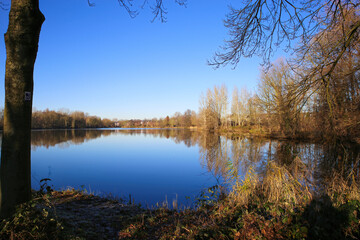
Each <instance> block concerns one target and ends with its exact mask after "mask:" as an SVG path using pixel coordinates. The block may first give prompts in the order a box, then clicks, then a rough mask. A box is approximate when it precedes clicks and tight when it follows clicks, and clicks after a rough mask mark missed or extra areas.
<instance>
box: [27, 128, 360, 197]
mask: <svg viewBox="0 0 360 240" xmlns="http://www.w3.org/2000/svg"><path fill="white" fill-rule="evenodd" d="M110 136H113V137H114V138H110ZM120 137H122V138H125V139H128V140H129V139H130V138H127V137H138V138H136V139H137V140H136V141H138V142H134V143H133V145H131V147H129V146H127V147H126V148H124V149H120V146H122V145H123V144H126V143H127V142H128V140H124V142H121V143H120V142H117V143H116V144H115V143H114V145H112V142H116V141H117V140H116V139H119V138H120ZM99 139H109V140H108V141H107V142H104V143H103V145H99V144H97V142H99ZM132 139H134V138H132ZM143 139H148V140H149V141H150V142H151V146H150V145H149V146H150V147H149V148H151V149H154V148H157V152H156V153H154V154H159V155H160V153H161V152H162V154H164V156H163V158H164V160H163V161H162V162H161V165H162V166H160V162H159V163H158V160H157V156H155V155H154V156H152V157H149V156H148V153H147V152H145V151H148V149H147V148H146V146H145V145H142V144H143V143H142V141H143ZM163 140H171V142H172V143H175V144H176V145H179V144H180V145H181V146H185V148H188V149H196V151H197V152H198V154H197V155H196V154H195V153H194V152H192V151H190V150H189V152H187V150H185V149H183V148H181V150H176V149H175V148H173V147H172V145H168V144H169V143H166V144H165V143H162V142H161V141H163ZM91 141H96V144H95V143H94V144H92V145H91V146H93V147H92V148H93V149H92V150H93V151H95V147H94V146H95V145H97V148H96V151H101V153H99V156H97V155H95V152H93V153H92V155H91V156H90V157H89V156H87V155H86V158H89V159H90V160H87V161H85V160H84V163H85V164H87V165H88V164H89V163H90V162H91V161H92V162H95V160H91V159H92V158H95V157H98V158H100V159H101V160H102V161H103V163H101V164H104V163H107V161H108V160H107V159H108V158H109V159H110V158H112V156H111V154H113V153H112V151H115V150H110V148H116V149H118V152H116V154H117V155H116V156H117V157H116V158H117V159H119V158H121V157H123V158H124V159H125V160H126V161H125V160H124V161H125V162H127V161H128V159H133V158H135V157H133V155H135V153H137V154H138V153H141V152H143V151H144V153H143V154H141V155H139V156H138V155H137V156H136V157H138V158H148V159H143V161H145V160H148V161H149V162H150V163H148V162H147V163H146V164H144V162H142V161H141V164H143V165H144V166H147V169H150V168H151V166H152V167H154V168H161V171H162V172H165V173H166V172H167V171H170V170H169V168H171V171H172V172H173V175H174V174H175V173H177V172H179V171H180V170H179V169H178V168H179V167H177V166H176V167H174V166H172V165H169V166H167V164H168V161H169V160H168V159H170V156H171V158H174V157H173V156H172V155H174V154H175V155H178V156H176V157H177V158H181V159H182V160H181V161H183V162H186V161H187V159H193V158H195V157H196V160H195V161H197V165H200V166H201V167H202V170H197V171H198V172H200V171H202V172H208V173H209V174H210V175H211V176H213V179H215V182H216V181H217V182H220V181H223V182H226V181H228V180H229V179H230V178H231V176H230V175H229V172H230V174H231V175H236V176H239V177H240V178H242V177H243V176H244V175H245V173H246V172H248V171H249V169H254V170H255V172H256V173H257V174H258V176H259V178H260V179H264V178H265V177H266V174H267V165H268V163H269V162H274V163H276V164H277V165H278V166H284V167H286V168H287V169H288V171H289V172H290V173H291V174H292V175H293V176H294V177H297V176H298V177H299V178H300V177H301V179H302V180H301V181H303V182H304V181H305V183H306V184H307V185H308V186H311V187H312V188H313V190H315V191H321V189H322V186H324V185H326V183H327V182H329V180H331V179H332V178H333V176H334V174H335V173H336V174H338V175H340V176H342V177H343V178H345V179H349V176H351V177H352V179H354V180H355V181H358V182H359V181H360V163H359V162H360V153H359V151H360V147H359V145H356V144H349V143H348V144H345V143H340V142H335V143H332V144H315V143H301V142H294V141H277V140H268V139H261V138H248V137H244V136H229V137H225V136H219V135H217V134H215V133H209V132H200V131H190V130H185V129H112V130H109V129H104V130H101V129H100V130H99V129H98V130H57V131H56V130H54V131H50V130H46V131H45V130H44V131H33V132H32V142H31V144H32V149H33V150H37V149H38V148H40V147H42V148H46V149H51V148H59V149H64V148H69V147H71V146H73V145H81V144H84V143H90V142H91ZM156 146H158V147H156ZM100 147H101V148H102V149H100ZM90 149H91V148H90ZM85 151H90V150H89V149H88V148H87V149H83V150H79V152H72V153H71V154H72V155H74V156H75V154H77V155H76V156H75V157H76V158H77V159H80V155H83V154H84V155H85V154H86V153H85ZM54 154H55V153H53V155H54ZM53 155H50V154H48V155H47V158H49V156H53ZM165 155H166V156H165ZM195 155H196V156H195ZM64 156H65V155H64ZM119 156H120V157H119ZM167 156H168V157H167ZM59 157H60V155H59ZM68 157H69V156H66V157H63V158H68ZM71 157H73V156H71ZM114 158H115V157H114ZM134 161H135V160H134ZM179 161H180V160H179ZM191 161H192V160H191ZM80 162H81V161H80V160H79V164H80ZM108 162H109V163H108V167H109V168H112V166H115V165H116V164H118V163H115V162H111V163H110V160H109V161H108ZM199 163H200V164H199ZM99 164H100V163H99ZM126 164H127V165H124V166H119V169H122V168H127V169H128V170H129V169H130V167H132V168H134V169H135V170H129V171H130V172H131V171H133V174H135V175H136V174H142V175H143V176H145V175H146V174H145V173H144V172H146V171H147V170H146V169H144V170H140V169H141V168H142V167H143V166H139V165H136V164H134V165H131V164H130V163H128V162H127V163H126ZM130 165H131V166H130ZM189 166H190V165H187V166H186V167H185V165H184V167H183V168H182V169H181V171H190V169H191V168H194V165H191V167H189ZM54 168H55V169H58V168H62V167H61V166H57V167H54V166H53V169H54ZM94 168H96V167H94ZM97 168H100V167H97ZM229 169H231V171H229ZM103 171H104V172H107V171H108V170H106V169H104V170H103ZM138 172H140V173H138ZM159 172H160V170H159ZM123 174H125V173H123ZM156 174H157V175H156ZM156 174H155V175H156V176H157V177H158V178H159V179H160V178H161V176H158V174H159V173H156ZM198 174H200V173H198ZM104 176H105V177H108V176H106V175H104ZM143 176H140V175H139V176H131V177H134V178H135V179H136V178H142V177H143ZM164 176H165V175H164ZM148 177H150V178H151V177H153V176H152V175H151V176H148ZM166 177H168V176H167V175H166ZM128 178H130V177H128ZM186 178H188V179H186ZM100 179H101V176H100V175H99V177H98V178H97V181H100ZM189 179H191V178H190V177H188V176H186V175H183V177H182V179H178V182H176V183H173V185H176V186H178V187H179V186H180V185H181V182H185V181H187V182H188V184H191V183H190V182H191V181H193V180H191V181H190V180H189ZM82 181H83V180H82ZM111 181H120V180H119V179H115V180H114V179H112V180H111ZM121 181H127V180H121ZM134 181H135V180H134ZM136 181H137V180H136ZM203 181H204V182H208V187H210V186H211V184H213V183H212V181H210V180H203ZM161 182H163V183H161ZM67 184H69V183H67ZM111 184H112V185H114V188H115V187H116V186H115V184H114V183H113V182H111ZM142 184H143V183H142ZM154 184H164V185H166V184H168V185H169V183H168V182H167V180H166V179H163V180H161V181H159V182H157V183H154ZM192 184H194V183H192ZM70 185H73V184H71V183H70ZM188 186H189V185H186V187H184V186H180V188H188ZM132 187H137V186H132ZM152 187H153V188H155V187H154V186H152ZM156 187H158V186H156ZM111 191H114V190H111ZM174 191H176V190H174ZM177 193H179V192H177Z"/></svg>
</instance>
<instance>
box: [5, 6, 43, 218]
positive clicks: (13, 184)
mask: <svg viewBox="0 0 360 240" xmlns="http://www.w3.org/2000/svg"><path fill="white" fill-rule="evenodd" d="M44 20H45V18H44V16H43V14H42V13H41V12H40V10H39V1H38V0H12V1H11V9H10V13H9V26H8V29H7V32H6V34H5V45H6V72H5V110H4V131H3V138H2V147H1V168H0V175H1V176H0V180H1V184H0V186H1V192H0V204H1V212H0V214H1V216H2V217H7V216H9V215H10V214H11V213H12V212H13V211H14V208H15V206H16V205H17V204H19V203H22V202H25V201H28V200H30V197H31V176H30V136H31V135H30V128H31V111H32V99H33V71H34V64H35V59H36V55H37V50H38V42H39V35H40V29H41V26H42V23H43V22H44Z"/></svg>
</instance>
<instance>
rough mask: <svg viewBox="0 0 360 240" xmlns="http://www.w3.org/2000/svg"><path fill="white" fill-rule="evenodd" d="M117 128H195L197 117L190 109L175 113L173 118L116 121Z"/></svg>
mask: <svg viewBox="0 0 360 240" xmlns="http://www.w3.org/2000/svg"><path fill="white" fill-rule="evenodd" d="M118 124H119V127H123V128H173V127H184V128H189V127H196V126H197V125H198V115H197V113H196V112H195V111H192V110H190V109H188V110H186V111H185V112H184V113H180V112H176V113H175V114H174V115H173V116H171V117H169V116H166V117H165V118H159V119H158V118H153V119H143V120H140V119H131V120H121V121H118Z"/></svg>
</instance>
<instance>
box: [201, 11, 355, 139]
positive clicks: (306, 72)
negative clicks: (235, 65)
mask: <svg viewBox="0 0 360 240" xmlns="http://www.w3.org/2000/svg"><path fill="white" fill-rule="evenodd" d="M342 11H343V14H342V15H341V16H337V15H334V18H335V20H336V21H334V22H333V25H331V27H326V28H321V29H319V30H318V33H317V34H315V35H314V36H313V38H312V39H311V41H308V42H299V46H300V47H299V48H297V51H296V52H295V54H294V55H292V58H291V59H287V60H284V59H280V60H278V61H276V62H275V63H273V64H272V65H271V67H270V68H267V69H263V70H262V72H261V75H260V81H259V85H258V88H257V90H256V91H255V93H253V94H251V93H249V92H248V91H246V90H244V89H243V90H241V91H240V93H239V92H238V90H237V89H235V90H234V92H233V94H232V101H231V108H229V107H228V99H227V96H228V95H227V91H226V87H225V86H222V87H214V89H212V90H211V89H209V90H208V91H207V93H206V95H204V96H202V98H201V107H200V113H199V114H200V115H201V117H200V119H202V125H203V126H204V127H205V128H207V129H209V130H212V129H219V128H227V127H229V126H240V127H243V128H244V127H248V128H250V129H252V130H253V131H254V130H258V131H266V132H267V133H270V134H272V135H280V136H284V137H289V138H297V137H314V136H315V137H321V138H323V137H335V138H340V139H352V140H356V141H358V142H360V138H359V136H360V70H359V69H360V44H359V42H360V30H359V28H356V31H355V28H354V26H357V25H358V24H359V22H360V16H359V15H358V13H357V12H356V11H355V9H346V8H344V9H342ZM338 18H339V21H337V19H338ZM340 20H341V21H340ZM344 32H351V35H349V36H346V37H343V33H344ZM344 46H345V47H344Z"/></svg>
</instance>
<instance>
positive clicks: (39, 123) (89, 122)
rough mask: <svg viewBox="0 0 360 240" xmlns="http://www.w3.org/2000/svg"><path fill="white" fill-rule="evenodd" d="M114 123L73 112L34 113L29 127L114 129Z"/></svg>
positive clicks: (0, 120)
mask: <svg viewBox="0 0 360 240" xmlns="http://www.w3.org/2000/svg"><path fill="white" fill-rule="evenodd" d="M116 125H117V124H116V121H115V120H110V119H107V118H104V119H101V118H100V117H97V116H90V115H88V114H87V113H84V112H80V111H75V112H68V111H52V110H49V109H46V110H44V111H34V112H33V113H32V122H31V127H32V128H33V129H76V128H109V127H116ZM0 127H1V129H2V127H3V111H2V112H1V118H0Z"/></svg>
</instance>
